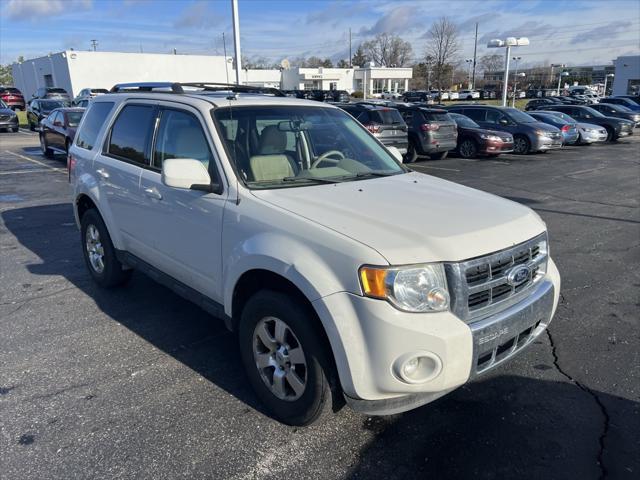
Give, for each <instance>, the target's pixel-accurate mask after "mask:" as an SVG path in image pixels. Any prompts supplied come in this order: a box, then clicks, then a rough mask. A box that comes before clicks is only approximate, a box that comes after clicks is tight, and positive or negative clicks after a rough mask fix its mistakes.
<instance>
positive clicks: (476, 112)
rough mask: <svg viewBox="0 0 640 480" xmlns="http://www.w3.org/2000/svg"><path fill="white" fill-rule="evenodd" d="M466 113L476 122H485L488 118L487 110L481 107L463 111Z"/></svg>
mask: <svg viewBox="0 0 640 480" xmlns="http://www.w3.org/2000/svg"><path fill="white" fill-rule="evenodd" d="M463 113H464V115H466V116H467V117H469V118H470V119H471V120H475V121H476V122H484V119H485V118H486V115H485V111H484V110H483V109H481V108H469V109H465V110H464V111H463Z"/></svg>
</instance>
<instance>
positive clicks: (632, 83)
mask: <svg viewBox="0 0 640 480" xmlns="http://www.w3.org/2000/svg"><path fill="white" fill-rule="evenodd" d="M613 64H614V65H615V67H616V73H615V75H616V76H615V77H614V78H613V94H614V95H640V55H629V56H625V57H618V58H616V59H615V60H614V61H613Z"/></svg>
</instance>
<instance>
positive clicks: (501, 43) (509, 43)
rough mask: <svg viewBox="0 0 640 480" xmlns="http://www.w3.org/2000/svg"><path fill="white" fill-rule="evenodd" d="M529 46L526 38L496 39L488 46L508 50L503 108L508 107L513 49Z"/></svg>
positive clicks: (503, 88) (505, 64)
mask: <svg viewBox="0 0 640 480" xmlns="http://www.w3.org/2000/svg"><path fill="white" fill-rule="evenodd" d="M527 45H529V39H528V38H526V37H521V38H515V37H508V38H506V39H505V40H500V39H494V40H491V41H490V42H489V43H488V44H487V48H502V47H505V48H506V50H507V51H506V55H505V62H504V85H503V87H502V106H503V107H506V106H507V88H508V85H509V59H510V57H511V47H524V46H527Z"/></svg>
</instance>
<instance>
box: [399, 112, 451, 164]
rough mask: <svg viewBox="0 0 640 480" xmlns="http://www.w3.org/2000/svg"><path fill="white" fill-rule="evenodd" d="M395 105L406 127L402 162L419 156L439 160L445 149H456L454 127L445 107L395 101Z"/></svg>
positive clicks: (442, 156) (446, 151)
mask: <svg viewBox="0 0 640 480" xmlns="http://www.w3.org/2000/svg"><path fill="white" fill-rule="evenodd" d="M396 108H397V109H398V111H399V112H400V114H401V115H402V118H404V121H405V122H407V126H408V127H409V148H408V149H407V154H406V155H405V160H404V161H405V162H406V163H412V162H415V161H416V160H417V158H418V156H420V155H428V156H429V158H431V159H432V160H442V159H444V158H446V157H447V153H449V150H453V149H455V148H456V144H457V141H458V126H457V125H456V122H454V121H453V119H452V118H451V117H450V116H449V114H448V113H447V111H446V110H443V109H441V108H429V107H423V106H420V105H412V104H409V103H405V104H402V103H399V104H396Z"/></svg>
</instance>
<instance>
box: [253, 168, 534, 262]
mask: <svg viewBox="0 0 640 480" xmlns="http://www.w3.org/2000/svg"><path fill="white" fill-rule="evenodd" d="M252 194H253V195H255V196H256V197H257V198H259V199H261V200H264V201H266V202H269V203H271V204H273V205H276V206H278V207H280V208H283V209H285V210H288V211H289V212H292V213H294V214H297V215H300V216H302V217H305V218H307V219H309V220H312V221H314V222H316V223H319V224H321V225H323V226H325V227H327V228H330V229H332V230H335V231H336V232H339V233H342V234H344V235H346V236H348V237H350V238H352V239H354V240H357V241H359V242H360V243H363V244H365V245H368V246H370V247H371V248H373V249H375V250H376V251H377V252H378V253H380V254H381V255H382V256H383V257H385V258H386V259H387V261H388V262H389V263H390V264H392V265H402V264H411V263H421V262H436V261H459V260H465V259H468V258H473V257H477V256H480V255H484V254H487V253H490V252H494V251H497V250H501V249H503V248H506V247H510V246H512V245H515V244H518V243H520V242H523V241H525V240H528V239H530V238H532V237H534V236H535V235H538V234H539V233H541V232H543V231H544V230H545V225H544V223H543V222H542V220H540V217H539V216H538V215H537V214H536V213H534V212H533V211H532V210H531V209H529V208H527V207H525V206H523V205H521V204H519V203H515V202H512V201H510V200H505V199H503V198H501V197H497V196H495V195H491V194H488V193H485V192H481V191H479V190H475V189H472V188H468V187H464V186H462V185H458V184H456V183H453V182H448V181H446V180H441V179H439V178H435V177H431V176H429V175H424V174H421V173H417V172H411V173H406V174H403V175H394V176H390V177H381V178H374V179H370V180H360V181H354V182H344V183H337V184H326V185H314V186H310V187H297V188H281V189H274V190H252Z"/></svg>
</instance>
